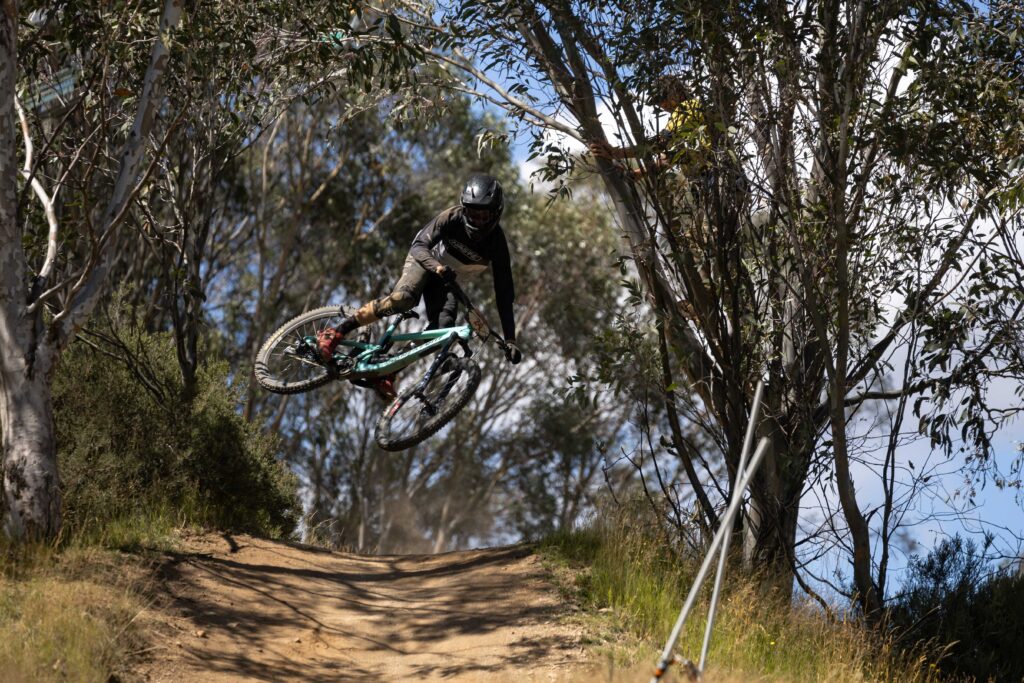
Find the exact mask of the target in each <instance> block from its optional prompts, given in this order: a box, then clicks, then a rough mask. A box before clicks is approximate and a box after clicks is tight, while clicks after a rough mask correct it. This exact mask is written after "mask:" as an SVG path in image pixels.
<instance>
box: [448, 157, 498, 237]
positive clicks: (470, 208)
mask: <svg viewBox="0 0 1024 683" xmlns="http://www.w3.org/2000/svg"><path fill="white" fill-rule="evenodd" d="M459 203H460V204H461V205H462V217H463V220H464V221H465V223H466V234H468V235H469V237H470V239H474V240H480V239H483V238H484V237H486V236H487V235H489V234H491V231H492V230H494V228H495V227H496V226H497V225H498V221H499V220H501V212H502V209H504V208H505V193H504V192H502V190H501V183H499V182H498V181H497V180H496V179H495V178H494V177H492V176H489V175H487V174H486V173H474V174H473V175H472V176H470V178H469V180H467V181H466V186H465V187H464V188H462V196H461V197H460V198H459Z"/></svg>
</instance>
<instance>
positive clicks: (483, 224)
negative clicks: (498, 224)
mask: <svg viewBox="0 0 1024 683" xmlns="http://www.w3.org/2000/svg"><path fill="white" fill-rule="evenodd" d="M465 216H466V222H467V223H469V224H470V225H471V226H472V227H474V228H477V229H478V230H486V229H487V228H490V227H492V226H493V225H494V222H495V219H496V218H497V216H496V215H495V212H494V211H492V210H491V209H488V208H485V207H482V206H467V207H465Z"/></svg>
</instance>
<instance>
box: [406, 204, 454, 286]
mask: <svg viewBox="0 0 1024 683" xmlns="http://www.w3.org/2000/svg"><path fill="white" fill-rule="evenodd" d="M453 212H454V209H447V210H445V211H442V212H441V213H440V214H438V215H437V216H436V217H434V219H433V220H432V221H430V222H429V223H427V224H426V225H424V226H423V229H421V230H420V231H419V232H418V233H416V237H415V239H413V241H412V247H410V249H409V253H410V254H411V255H412V257H413V258H414V259H416V263H418V264H420V265H421V266H423V268H424V270H429V271H430V272H431V273H436V272H438V271H439V270H442V269H443V268H444V266H443V265H441V262H440V261H438V260H437V259H436V258H434V254H433V253H432V252H431V249H433V248H434V247H435V246H436V245H437V243H438V242H440V241H441V229H442V227H443V226H444V225H445V224H446V223H447V222H448V221H449V220H451V217H452V213H453Z"/></svg>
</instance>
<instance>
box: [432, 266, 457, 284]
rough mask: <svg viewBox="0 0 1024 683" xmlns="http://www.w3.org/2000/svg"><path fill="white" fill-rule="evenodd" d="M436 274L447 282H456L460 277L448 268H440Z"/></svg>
mask: <svg viewBox="0 0 1024 683" xmlns="http://www.w3.org/2000/svg"><path fill="white" fill-rule="evenodd" d="M434 274H435V275H437V276H438V277H439V278H441V279H442V280H444V281H445V282H455V278H456V277H458V276H457V275H456V273H455V271H454V270H452V269H451V268H449V267H448V266H438V267H437V269H436V270H435V271H434Z"/></svg>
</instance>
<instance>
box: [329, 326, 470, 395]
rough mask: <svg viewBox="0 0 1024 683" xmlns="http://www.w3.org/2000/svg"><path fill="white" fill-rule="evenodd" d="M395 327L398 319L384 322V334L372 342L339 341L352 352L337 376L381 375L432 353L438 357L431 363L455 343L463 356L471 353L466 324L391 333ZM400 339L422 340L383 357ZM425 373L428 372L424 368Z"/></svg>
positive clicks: (441, 356)
mask: <svg viewBox="0 0 1024 683" xmlns="http://www.w3.org/2000/svg"><path fill="white" fill-rule="evenodd" d="M406 317H411V316H401V318H400V319H402V318H406ZM397 328H398V321H396V322H393V323H391V324H390V325H388V328H387V330H385V332H384V335H383V336H382V337H381V338H380V339H378V340H377V341H376V342H375V343H367V342H361V341H355V340H350V339H343V340H341V342H340V344H339V346H345V347H347V348H349V349H352V351H350V352H349V357H350V358H351V360H352V366H351V370H349V371H347V372H345V373H344V374H343V375H341V377H340V378H341V379H348V380H360V379H374V378H377V377H384V376H386V375H390V374H392V373H395V372H398V371H399V370H401V369H402V368H405V367H407V366H409V365H411V364H412V363H414V362H416V361H417V360H419V359H420V358H424V357H426V356H430V355H432V354H435V353H436V354H437V356H438V360H437V361H436V363H435V364H440V361H441V360H443V359H444V357H446V356H447V355H448V353H449V352H450V351H451V348H452V346H453V345H454V344H456V343H458V344H460V345H461V346H462V347H463V348H464V349H465V350H466V355H467V356H468V355H470V354H471V352H470V350H469V347H468V346H467V345H466V342H468V341H469V340H470V338H472V336H473V328H472V327H471V326H470V325H468V324H465V325H459V326H457V327H443V328H441V329H438V330H424V331H422V332H409V333H406V334H395V330H396V329H397ZM400 342H425V343H423V344H419V345H417V346H414V347H413V348H411V349H409V350H408V351H405V352H403V353H399V354H398V355H395V356H383V354H385V353H387V351H388V350H389V349H390V348H391V346H392V345H393V344H396V343H400ZM432 370H434V368H433V367H431V371H432ZM428 374H432V373H431V372H430V371H428Z"/></svg>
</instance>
